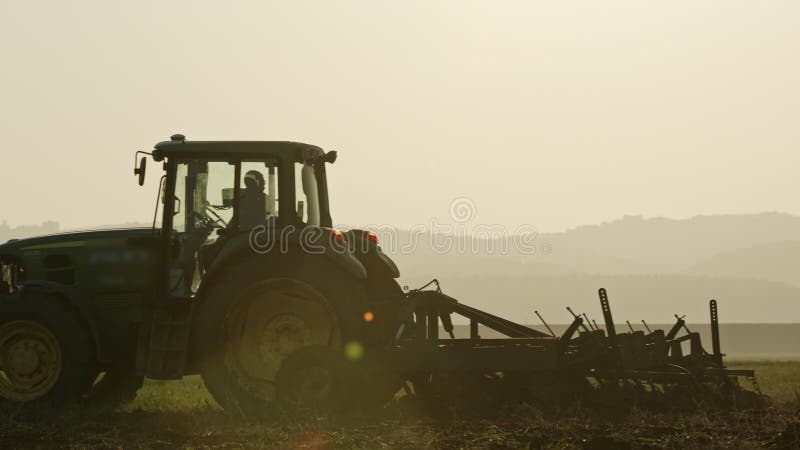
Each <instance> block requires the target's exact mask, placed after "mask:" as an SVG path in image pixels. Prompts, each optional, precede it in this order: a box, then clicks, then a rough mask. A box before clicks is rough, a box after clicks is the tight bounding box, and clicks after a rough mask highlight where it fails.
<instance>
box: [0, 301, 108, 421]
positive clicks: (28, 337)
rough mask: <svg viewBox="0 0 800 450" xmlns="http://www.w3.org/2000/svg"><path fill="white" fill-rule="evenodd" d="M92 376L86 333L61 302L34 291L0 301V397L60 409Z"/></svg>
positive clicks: (82, 390)
mask: <svg viewBox="0 0 800 450" xmlns="http://www.w3.org/2000/svg"><path fill="white" fill-rule="evenodd" d="M96 374H97V372H96V366H95V355H94V345H93V344H92V337H91V333H90V332H89V329H88V326H87V325H86V324H85V323H84V322H83V321H82V320H81V319H80V317H79V316H78V314H77V313H76V312H75V311H74V310H73V309H72V308H71V307H70V306H69V305H68V304H67V303H66V302H65V301H63V300H62V299H61V298H58V297H50V296H48V295H47V294H44V293H39V292H36V291H31V292H22V293H17V294H13V295H11V296H8V297H4V298H3V299H2V300H0V398H2V399H3V400H4V401H12V402H20V403H33V404H38V405H45V406H63V405H65V404H69V403H73V402H77V401H79V400H80V399H81V398H82V397H83V396H85V395H86V394H87V393H88V391H89V389H90V388H91V386H92V382H93V381H94V379H95V376H96Z"/></svg>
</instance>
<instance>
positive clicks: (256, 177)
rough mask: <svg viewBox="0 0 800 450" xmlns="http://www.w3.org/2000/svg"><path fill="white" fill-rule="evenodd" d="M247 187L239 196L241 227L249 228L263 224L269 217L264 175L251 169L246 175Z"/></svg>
mask: <svg viewBox="0 0 800 450" xmlns="http://www.w3.org/2000/svg"><path fill="white" fill-rule="evenodd" d="M244 186H245V188H244V189H243V190H242V192H241V193H240V197H239V227H240V229H242V230H249V229H252V228H255V227H256V226H258V225H263V224H264V222H265V221H266V219H267V196H266V194H264V175H262V174H261V172H259V171H257V170H250V171H248V172H247V173H246V174H245V175H244Z"/></svg>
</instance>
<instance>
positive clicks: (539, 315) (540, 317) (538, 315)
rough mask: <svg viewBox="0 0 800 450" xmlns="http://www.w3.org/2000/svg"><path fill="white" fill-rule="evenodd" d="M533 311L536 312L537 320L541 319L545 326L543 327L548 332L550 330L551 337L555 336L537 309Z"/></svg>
mask: <svg viewBox="0 0 800 450" xmlns="http://www.w3.org/2000/svg"><path fill="white" fill-rule="evenodd" d="M534 313H535V314H536V317H538V318H539V320H541V321H542V323H543V324H544V327H545V328H547V331H549V332H550V334H551V335H552V336H553V337H556V334H555V333H553V329H552V328H550V325H548V324H547V322H545V321H544V317H542V315H541V314H539V311H534Z"/></svg>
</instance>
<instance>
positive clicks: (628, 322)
mask: <svg viewBox="0 0 800 450" xmlns="http://www.w3.org/2000/svg"><path fill="white" fill-rule="evenodd" d="M625 323H627V324H628V329H629V330H631V333H633V327H632V326H631V321H630V320H626V321H625Z"/></svg>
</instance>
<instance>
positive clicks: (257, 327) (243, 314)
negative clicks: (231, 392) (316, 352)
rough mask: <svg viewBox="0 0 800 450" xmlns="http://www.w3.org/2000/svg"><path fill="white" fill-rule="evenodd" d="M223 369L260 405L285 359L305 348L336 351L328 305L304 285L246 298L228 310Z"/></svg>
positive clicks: (262, 290) (259, 289) (279, 284)
mask: <svg viewBox="0 0 800 450" xmlns="http://www.w3.org/2000/svg"><path fill="white" fill-rule="evenodd" d="M224 327H225V330H226V336H227V342H226V351H225V365H226V366H227V367H228V369H229V370H230V373H231V375H233V377H235V378H236V380H237V383H238V384H239V386H241V387H242V388H244V389H245V390H247V391H250V392H251V393H252V394H254V395H256V396H257V397H260V398H262V399H264V400H273V399H274V397H275V379H276V374H277V373H278V370H279V369H280V368H281V364H282V362H283V360H284V359H286V357H287V356H289V355H290V354H292V353H293V352H295V351H297V350H298V349H300V348H303V347H307V346H310V345H323V346H328V345H338V328H337V326H336V322H335V320H334V319H333V316H332V313H331V311H329V310H328V309H327V301H326V300H325V298H324V297H322V296H321V295H320V294H319V293H317V292H316V291H314V290H313V289H311V288H309V287H308V286H307V285H304V284H301V283H297V282H295V281H292V280H286V279H279V280H270V281H265V282H262V283H260V284H259V285H257V286H255V287H254V288H252V290H249V291H248V292H245V293H244V294H243V295H242V296H241V297H240V298H239V299H237V301H236V302H235V303H234V304H233V306H232V307H231V308H230V309H229V310H228V313H227V315H226V317H225V321H224Z"/></svg>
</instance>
